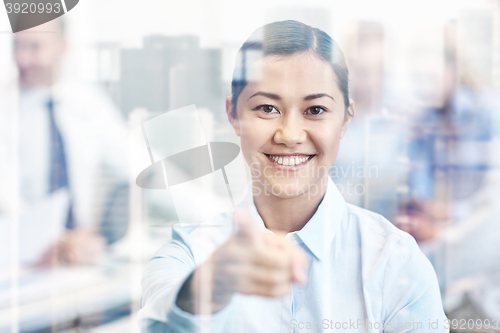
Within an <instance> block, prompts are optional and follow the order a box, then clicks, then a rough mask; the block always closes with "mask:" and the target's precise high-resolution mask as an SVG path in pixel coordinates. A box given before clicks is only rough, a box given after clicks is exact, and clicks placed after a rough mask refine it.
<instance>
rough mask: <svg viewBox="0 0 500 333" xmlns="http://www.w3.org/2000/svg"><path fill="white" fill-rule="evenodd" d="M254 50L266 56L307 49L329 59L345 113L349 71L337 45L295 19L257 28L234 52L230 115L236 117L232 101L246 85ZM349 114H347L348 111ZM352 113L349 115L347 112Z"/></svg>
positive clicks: (284, 54) (234, 102)
mask: <svg viewBox="0 0 500 333" xmlns="http://www.w3.org/2000/svg"><path fill="white" fill-rule="evenodd" d="M252 52H258V53H259V54H260V56H261V57H265V56H267V55H283V56H286V55H292V54H295V53H300V52H311V53H315V54H316V55H318V56H319V57H320V58H321V59H323V60H325V61H327V62H329V63H330V64H331V65H332V67H333V70H334V72H335V74H336V76H337V84H338V85H339V88H340V91H341V92H342V94H343V96H344V105H345V109H346V112H348V107H349V84H348V81H349V71H348V69H347V65H346V62H345V58H344V54H343V53H342V50H340V47H339V46H338V44H337V43H336V42H335V41H334V40H333V39H332V38H331V37H330V36H329V35H328V34H327V33H325V32H324V31H322V30H320V29H317V28H313V27H310V26H308V25H306V24H304V23H300V22H297V21H292V20H289V21H279V22H273V23H269V24H266V25H265V26H263V27H261V28H259V29H257V30H256V31H254V33H253V34H252V35H251V36H250V38H248V39H247V41H246V42H245V43H244V44H243V45H242V46H241V48H240V50H239V51H238V56H237V59H236V66H235V69H234V73H233V81H232V82H231V95H232V96H231V105H232V116H233V117H236V104H237V101H238V97H239V96H240V94H241V91H242V90H243V89H244V88H245V86H246V85H247V65H248V64H249V63H250V62H251V59H249V58H250V56H249V55H250V54H251V53H252ZM349 114H350V113H349ZM350 115H351V116H352V114H350Z"/></svg>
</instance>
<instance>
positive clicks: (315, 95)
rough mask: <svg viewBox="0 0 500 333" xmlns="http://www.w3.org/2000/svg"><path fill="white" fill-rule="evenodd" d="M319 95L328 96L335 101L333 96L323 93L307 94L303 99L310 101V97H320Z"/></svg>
mask: <svg viewBox="0 0 500 333" xmlns="http://www.w3.org/2000/svg"><path fill="white" fill-rule="evenodd" d="M321 97H330V98H331V99H333V100H334V101H335V98H333V97H332V96H330V95H328V94H324V93H321V94H312V95H307V96H306V97H304V101H310V100H312V99H316V98H321Z"/></svg>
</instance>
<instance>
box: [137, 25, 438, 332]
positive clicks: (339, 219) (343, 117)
mask: <svg viewBox="0 0 500 333" xmlns="http://www.w3.org/2000/svg"><path fill="white" fill-rule="evenodd" d="M347 82H348V70H347V67H346V65H345V62H344V57H343V55H342V52H341V51H340V48H339V47H338V45H337V44H336V43H335V42H334V41H333V40H332V39H331V38H330V37H329V36H328V35H327V34H326V33H324V32H322V31H320V30H318V29H315V28H312V27H310V26H307V25H304V24H302V23H299V22H296V21H282V22H275V23H271V24H268V25H266V26H264V27H262V28H260V29H259V30H257V31H256V32H255V33H254V34H253V35H252V36H251V37H250V38H249V40H248V41H247V42H246V43H245V44H244V45H243V46H242V48H241V49H240V52H239V55H238V61H237V66H236V68H235V71H234V77H233V82H232V96H231V97H228V98H227V99H226V111H227V115H228V119H229V121H230V123H231V125H232V126H233V128H234V130H235V132H236V134H237V135H238V136H239V137H240V138H241V148H242V152H243V155H244V157H245V160H246V162H247V163H248V165H249V166H250V169H251V174H252V186H251V190H250V191H249V195H248V197H247V198H246V199H245V200H244V201H243V202H242V203H241V204H239V205H238V207H237V208H236V210H235V211H232V212H228V213H225V214H222V215H220V216H218V217H216V218H215V220H216V221H212V223H211V224H217V225H222V226H223V227H221V228H214V229H208V228H198V229H194V230H193V229H189V230H186V229H184V230H180V229H174V231H173V240H172V241H171V242H170V243H169V244H167V245H165V246H164V247H163V248H162V249H161V250H160V251H158V253H157V254H156V255H155V256H154V258H153V259H152V260H151V261H150V262H149V263H148V267H147V269H146V272H145V275H144V279H143V289H144V307H143V309H142V310H141V314H142V317H143V318H144V321H143V324H144V326H143V330H144V331H147V332H198V331H207V332H238V333H241V332H249V333H250V332H251V333H254V332H285V331H294V332H295V331H296V330H297V329H299V330H300V329H301V326H300V325H297V323H305V322H311V323H313V322H314V323H326V324H328V325H330V324H331V325H330V326H328V325H327V327H325V326H324V325H314V327H311V328H310V329H308V331H316V332H320V331H323V330H325V329H333V327H336V326H333V323H342V326H341V327H344V326H343V325H344V324H347V323H349V328H350V329H355V330H356V331H370V332H375V331H376V332H382V331H384V332H403V331H404V332H410V331H412V330H413V328H412V329H408V327H416V328H415V331H416V330H418V331H419V332H420V331H437V332H445V331H447V328H446V325H445V323H446V322H445V320H446V317H445V315H444V313H443V309H442V305H441V300H440V293H439V288H438V285H437V280H436V276H435V273H434V271H433V268H432V266H431V265H430V263H429V261H428V260H427V259H426V258H425V256H424V255H423V254H422V252H421V251H420V250H419V248H418V246H417V244H416V243H415V241H414V239H413V238H412V237H411V236H410V235H408V234H406V233H405V232H403V231H401V230H399V229H397V228H396V227H394V226H393V225H392V224H391V223H390V222H389V221H387V220H386V219H384V218H383V217H382V216H380V215H377V214H375V213H372V212H369V211H367V210H364V209H361V208H359V207H356V206H353V205H349V204H346V203H345V201H344V200H343V198H342V196H341V195H340V193H339V192H338V190H337V188H336V187H335V184H333V182H332V180H331V179H330V178H329V177H328V170H329V168H330V167H331V166H332V164H333V162H334V161H335V158H336V156H337V152H338V148H339V144H340V141H341V139H342V137H343V136H344V133H345V132H346V130H347V128H348V126H349V123H350V120H351V118H352V116H353V114H354V103H353V101H352V100H350V99H349V92H348V84H347ZM381 323H382V324H381ZM415 323H416V326H415ZM353 325H354V326H353ZM408 325H410V326H408ZM411 325H413V326H411Z"/></svg>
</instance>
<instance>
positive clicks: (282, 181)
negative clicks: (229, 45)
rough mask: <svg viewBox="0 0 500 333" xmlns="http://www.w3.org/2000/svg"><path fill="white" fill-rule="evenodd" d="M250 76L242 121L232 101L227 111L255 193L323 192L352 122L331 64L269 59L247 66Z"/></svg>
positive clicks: (240, 108)
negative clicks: (233, 110)
mask: <svg viewBox="0 0 500 333" xmlns="http://www.w3.org/2000/svg"><path fill="white" fill-rule="evenodd" d="M247 77H249V78H252V79H251V81H250V80H249V82H248V84H247V85H246V87H245V88H244V89H243V91H242V92H241V94H240V96H239V98H238V101H237V104H236V105H237V106H236V109H237V117H236V118H232V117H231V116H230V114H231V106H230V98H228V99H227V100H226V109H227V112H228V115H229V118H230V121H231V123H232V125H233V127H234V129H235V131H236V134H237V135H238V136H240V137H241V149H242V152H243V155H244V156H245V159H246V161H247V163H248V164H249V166H250V169H251V172H252V178H253V180H254V191H256V190H257V191H259V190H260V191H264V192H265V193H268V194H271V195H274V196H278V197H282V198H290V197H295V196H298V195H302V194H306V193H309V194H313V195H314V194H315V193H314V192H316V194H319V192H320V191H322V187H321V185H324V182H322V181H325V180H326V177H327V175H328V170H329V168H330V167H331V165H332V164H333V162H334V161H335V158H336V156H337V152H338V148H339V142H340V139H341V138H342V137H343V136H344V133H345V131H346V129H347V127H348V125H349V122H350V120H351V119H350V116H347V115H346V114H345V106H344V99H343V95H342V92H341V91H340V89H339V87H338V85H337V77H336V75H335V72H334V70H333V68H332V66H331V65H330V64H329V63H328V62H326V61H324V60H321V59H320V58H319V57H318V56H317V55H315V54H313V53H298V54H294V55H291V56H266V57H264V58H261V59H259V60H256V61H254V62H253V63H252V64H251V65H250V66H249V67H248V68H247ZM349 108H350V112H351V113H352V112H353V104H352V101H351V105H350V107H349ZM254 194H255V192H254ZM257 194H259V193H257Z"/></svg>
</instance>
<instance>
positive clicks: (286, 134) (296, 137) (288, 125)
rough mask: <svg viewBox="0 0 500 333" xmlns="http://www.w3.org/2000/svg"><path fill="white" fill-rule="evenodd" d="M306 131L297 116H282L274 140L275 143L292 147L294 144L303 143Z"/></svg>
mask: <svg viewBox="0 0 500 333" xmlns="http://www.w3.org/2000/svg"><path fill="white" fill-rule="evenodd" d="M306 137H307V133H306V131H305V129H304V128H303V126H302V122H301V120H300V119H297V117H291V116H288V117H286V116H285V117H283V118H282V121H281V122H280V125H279V127H278V129H277V130H276V133H275V134H274V141H275V142H276V143H277V144H284V145H286V146H287V147H292V146H294V145H296V144H300V143H303V142H304V141H305V140H306Z"/></svg>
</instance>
